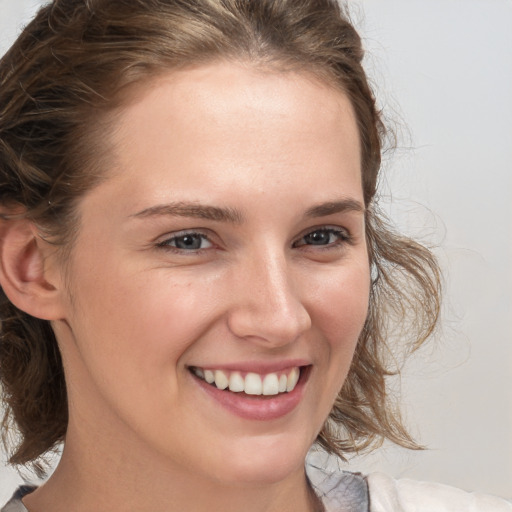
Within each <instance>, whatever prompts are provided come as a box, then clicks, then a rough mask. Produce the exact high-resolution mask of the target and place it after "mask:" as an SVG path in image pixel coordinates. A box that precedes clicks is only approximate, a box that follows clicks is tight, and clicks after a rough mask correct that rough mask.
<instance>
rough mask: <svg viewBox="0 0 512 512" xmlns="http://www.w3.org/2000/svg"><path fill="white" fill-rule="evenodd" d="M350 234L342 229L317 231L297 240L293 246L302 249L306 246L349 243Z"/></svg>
mask: <svg viewBox="0 0 512 512" xmlns="http://www.w3.org/2000/svg"><path fill="white" fill-rule="evenodd" d="M348 240H349V236H348V234H347V233H346V232H345V231H343V230H341V229H334V228H325V229H316V230H315V231H311V232H310V233H308V234H307V235H304V236H303V237H302V238H300V239H299V240H297V241H296V242H295V243H294V244H293V246H294V247H301V246H304V245H320V246H322V245H333V244H336V243H339V242H343V241H348Z"/></svg>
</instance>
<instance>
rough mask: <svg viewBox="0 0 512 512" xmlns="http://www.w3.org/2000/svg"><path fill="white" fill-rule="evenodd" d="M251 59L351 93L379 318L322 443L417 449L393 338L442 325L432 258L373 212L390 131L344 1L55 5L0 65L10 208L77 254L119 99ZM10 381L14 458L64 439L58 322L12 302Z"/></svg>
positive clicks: (2, 344)
mask: <svg viewBox="0 0 512 512" xmlns="http://www.w3.org/2000/svg"><path fill="white" fill-rule="evenodd" d="M215 59H244V60H249V61H251V62H255V63H256V64H258V65H263V66H276V67H277V69H283V68H291V69H299V70H305V71H308V72H312V73H314V74H316V75H317V76H318V77H319V78H320V79H322V80H324V81H328V82H329V83H331V84H334V85H335V86H337V87H338V88H339V89H340V90H341V91H343V92H344V93H345V94H347V96H348V97H349V99H350V101H351V103H352V105H353V108H354V111H355V115H356V119H357V123H358V128H359V134H360V140H361V159H362V180H363V191H364V199H365V203H366V206H367V214H366V232H367V240H368V247H369V258H370V263H371V266H372V277H373V279H372V287H371V298H370V308H369V312H368V317H367V320H366V323H365V326H364V329H363V331H362V333H361V336H360V340H359V343H358V346H357V349H356V354H355V357H354V360H353V363H352V367H351V370H350V372H349V375H348V377H347V380H346V382H345V384H344V386H343V388H342V390H341V391H340V393H339V396H338V398H337V400H336V403H335V404H334V407H333V410H332V412H331V414H330V416H329V418H328V420H327V422H326V423H325V425H324V428H323V430H322V432H321V433H320V435H319V438H318V442H319V444H320V445H322V446H323V447H324V448H326V449H327V450H328V451H329V452H334V453H337V454H339V455H343V454H346V453H348V452H353V451H357V450H360V449H362V448H364V447H368V446H370V445H372V444H373V443H374V442H375V441H378V440H380V439H383V438H388V439H390V440H392V441H394V442H395V443H398V444H401V445H404V446H408V447H416V445H415V444H414V443H413V441H412V439H411V438H410V437H409V435H408V434H407V432H406V430H405V428H404V427H403V425H402V422H401V420H400V416H399V414H398V412H397V410H395V408H394V407H392V406H391V405H390V403H389V396H388V392H387V389H388V388H387V380H386V377H387V376H389V375H391V374H393V373H394V372H393V370H392V368H391V365H390V363H391V361H392V358H390V354H391V351H390V349H389V339H388V335H389V332H390V330H391V329H392V328H393V326H394V325H399V324H402V325H408V326H410V329H409V330H408V331H407V332H406V335H407V337H406V342H407V346H408V347H409V348H411V349H414V348H416V347H417V346H419V345H420V344H421V343H422V342H423V341H424V340H425V339H426V338H427V337H428V336H429V334H430V333H431V332H432V330H433V328H434V326H435V324H436V322H437V318H438V314H439V287H440V285H439V282H440V279H439V271H438V267H437V264H436V261H435V259H434V257H433V255H432V254H431V252H430V251H429V250H428V249H426V248H424V247H423V246H422V245H420V244H418V243H416V242H414V241H412V240H410V239H408V238H404V237H401V236H399V235H398V234H396V233H394V232H393V231H392V230H391V229H390V228H389V227H388V226H387V224H386V223H385V222H384V221H383V220H382V216H381V215H379V213H378V211H377V207H376V204H375V194H376V186H377V178H378V172H379V168H380V162H381V145H382V143H383V140H384V138H385V135H386V133H385V129H384V125H383V123H382V121H381V116H380V113H379V112H378V110H377V108H376V106H375V99H374V97H373V94H372V91H371V89H370V87H369V85H368V82H367V78H366V75H365V72H364V70H363V68H362V59H363V49H362V45H361V40H360V38H359V36H358V34H357V32H356V30H355V29H354V27H353V26H352V24H351V23H350V21H349V18H348V14H347V12H346V10H345V9H344V8H343V7H340V6H339V5H338V3H337V2H336V1H335V0H54V1H53V2H52V3H50V4H49V5H47V6H45V7H43V8H42V9H41V10H40V11H39V13H38V14H37V16H36V17H35V19H34V20H33V21H32V22H31V23H30V24H29V25H28V26H27V27H26V29H25V30H24V32H23V33H22V34H21V36H20V37H19V39H18V40H17V41H16V43H15V44H14V45H13V46H12V48H11V49H10V50H9V52H8V53H7V54H6V55H5V56H4V57H3V59H2V60H1V62H0V91H1V93H0V204H1V205H3V206H2V208H3V209H4V211H6V212H7V214H5V215H3V220H2V221H1V222H9V218H10V216H9V212H10V211H12V209H10V208H11V207H12V205H18V206H19V205H21V206H22V207H23V210H24V212H25V213H24V215H25V216H26V217H27V218H29V219H31V220H32V221H33V222H34V223H36V224H37V225H38V226H39V227H40V229H41V230H42V232H43V233H44V235H45V237H46V238H47V239H48V240H52V241H53V242H54V243H55V244H57V245H59V246H61V247H63V248H66V247H69V246H70V244H71V242H72V238H73V233H74V231H76V229H77V226H78V219H77V215H76V213H75V210H74V208H75V206H76V203H77V199H78V198H79V197H80V196H81V195H83V194H84V193H85V192H86V191H87V190H90V189H91V188H92V187H93V186H94V185H95V184H97V183H98V181H99V180H101V178H102V176H103V173H102V172H101V167H107V166H105V159H106V158H108V148H107V147H103V145H102V144H101V142H100V141H101V139H102V138H101V134H102V133H105V130H108V129H109V126H110V125H109V122H112V116H110V117H109V116H108V115H107V114H108V113H109V112H112V111H113V110H114V108H115V107H116V106H119V104H120V101H122V100H121V98H122V97H123V95H122V93H121V92H122V91H123V90H126V88H127V87H129V86H130V85H133V84H138V83H141V82H142V81H144V80H147V79H148V78H149V77H151V76H154V75H156V74H158V73H162V72H165V71H168V70H172V69H177V68H178V67H180V68H182V67H186V66H189V65H192V64H200V63H201V62H208V61H212V60H215ZM0 319H1V333H0V379H1V385H2V394H3V400H4V403H5V407H6V409H5V410H6V412H5V417H4V421H3V427H4V429H3V432H4V442H5V441H6V440H7V437H9V435H10V434H9V433H10V432H13V427H15V428H14V431H17V432H18V433H19V434H20V442H19V444H18V445H17V446H16V448H15V449H14V450H13V452H12V456H11V458H10V461H11V462H12V463H18V464H19V463H21V464H23V463H27V462H30V461H34V460H36V459H37V458H38V457H39V456H40V455H42V454H43V453H45V452H46V451H48V450H50V449H51V448H53V447H55V446H56V445H57V444H58V443H59V442H61V441H63V440H64V438H65V435H66V428H67V399H66V387H65V376H64V371H63V368H62V362H61V358H60V354H59V350H58V347H57V342H56V339H55V336H54V334H53V331H52V329H51V327H50V325H49V323H48V322H46V321H44V320H39V319H36V318H33V317H31V316H29V315H27V314H26V313H24V312H22V311H20V310H18V309H17V308H16V307H15V306H13V305H12V304H11V303H10V302H9V300H8V299H7V298H6V297H5V295H4V294H3V293H1V297H0Z"/></svg>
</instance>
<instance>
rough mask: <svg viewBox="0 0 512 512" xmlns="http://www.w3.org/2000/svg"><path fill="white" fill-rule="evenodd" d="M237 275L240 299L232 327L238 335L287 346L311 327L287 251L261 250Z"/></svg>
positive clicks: (232, 319)
mask: <svg viewBox="0 0 512 512" xmlns="http://www.w3.org/2000/svg"><path fill="white" fill-rule="evenodd" d="M237 274H238V275H237V281H238V285H237V297H234V307H233V310H232V312H231V315H230V328H231V330H232V331H233V332H234V333H235V334H236V335H237V336H239V337H242V338H247V337H253V338H257V339H259V340H262V341H264V342H265V343H269V344H274V345H283V344H287V343H290V342H292V341H293V340H295V339H296V338H297V337H298V336H300V334H302V333H303V332H304V331H306V330H307V329H308V328H309V327H310V325H311V319H310V317H309V313H308V311H307V309H306V307H305V304H304V303H303V301H302V299H301V296H300V293H299V292H300V287H299V286H298V284H299V283H297V282H295V280H294V273H293V272H292V269H291V267H290V262H289V261H288V259H287V258H286V255H285V254H284V251H276V250H275V249H273V248H270V247H268V248H261V247H260V250H258V251H257V252H255V253H253V254H252V255H251V258H250V261H249V262H247V260H246V262H245V264H243V265H241V266H240V269H239V272H238V273H237Z"/></svg>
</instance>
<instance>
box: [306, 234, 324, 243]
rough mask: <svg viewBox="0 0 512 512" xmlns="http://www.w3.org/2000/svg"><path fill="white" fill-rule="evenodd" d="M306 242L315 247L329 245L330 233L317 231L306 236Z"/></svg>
mask: <svg viewBox="0 0 512 512" xmlns="http://www.w3.org/2000/svg"><path fill="white" fill-rule="evenodd" d="M306 242H308V243H311V244H315V245H327V244H328V243H329V233H326V232H325V231H315V232H314V233H310V234H309V235H306Z"/></svg>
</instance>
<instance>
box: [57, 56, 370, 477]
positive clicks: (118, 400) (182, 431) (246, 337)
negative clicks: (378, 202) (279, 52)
mask: <svg viewBox="0 0 512 512" xmlns="http://www.w3.org/2000/svg"><path fill="white" fill-rule="evenodd" d="M116 123H117V124H116V126H115V130H113V132H112V134H111V135H110V138H111V140H110V143H111V146H112V148H113V152H114V160H115V162H116V165H115V167H114V168H112V169H108V179H106V180H105V181H104V182H102V183H101V184H100V185H99V186H97V187H96V188H94V189H93V190H92V191H90V192H89V193H88V194H87V195H86V196H85V197H84V198H83V199H82V201H81V203H80V204H79V213H80V218H81V222H80V229H79V233H78V237H77V240H76V242H75V245H74V247H73V250H72V255H71V259H70V262H69V263H68V265H67V267H66V287H67V289H68V293H67V295H66V298H63V303H64V310H65V312H66V313H65V319H63V320H62V321H59V322H57V323H56V324H55V329H56V332H57V336H58V339H59V344H60V346H61V350H62V353H63V358H64V364H65V370H66V379H67V383H68V387H69V390H68V393H69V404H70V424H69V432H68V438H67V442H68V443H72V442H73V440H74V439H80V440H81V442H82V443H85V445H87V443H89V445H90V446H92V447H96V448H92V450H93V451H94V450H95V449H96V450H98V451H100V450H101V449H102V448H101V447H103V448H105V445H108V451H109V452H112V453H115V452H116V450H117V451H118V452H119V453H121V452H122V453H124V455H123V457H124V460H125V462H126V461H127V460H128V459H129V458H130V454H137V456H140V455H141V454H144V457H145V458H146V459H145V460H155V461H156V460H158V461H159V463H163V464H166V465H167V467H168V468H169V470H176V471H181V472H183V473H186V472H189V473H191V474H192V473H193V474H194V475H196V476H198V475H201V476H203V477H204V478H208V479H211V480H225V481H243V482H273V481H277V480H280V479H283V478H285V477H286V476H287V475H289V474H291V473H293V472H294V471H298V470H299V469H300V468H302V467H303V463H304V457H305V455H306V452H307V450H308V449H309V448H310V446H311V444H312V443H313V442H314V440H315V438H316V436H317V434H318V432H319V430H320V429H321V427H322V424H323V422H324V420H325V419H326V417H327V416H328V414H329V411H330V409H331V406H332V404H333V401H334V399H335V397H336V395H337V393H338V392H339V390H340V388H341V386H342V384H343V381H344V379H345V377H346V375H347V373H348V369H349V365H350V362H351V359H352V355H353V352H354V348H355V346H356V342H357V339H358V336H359V334H360V331H361V329H362V326H363V323H364V321H365V317H366V313H367V306H368V291H369V268H368V255H367V248H366V243H365V232H364V205H363V194H362V188H361V176H360V158H359V147H360V146H359V141H358V133H357V128H356V122H355V119H354V114H353V112H352V109H351V106H350V103H349V101H348V100H347V98H346V97H345V96H344V95H343V94H342V93H340V92H339V91H336V90H334V89H332V88H329V87H327V86H325V85H323V84H321V83H319V82H317V81H315V79H313V78H312V77H309V76H306V75H304V74H294V73H275V72H265V71H261V70H255V69H252V68H250V67H244V66H242V65H237V64H228V63H222V64H214V65H210V66H205V67H201V68H197V69H192V70H187V71H180V72H173V73H170V74H168V75H166V76H162V77H160V78H158V79H157V80H155V81H153V82H151V83H148V84H147V85H146V86H145V87H144V88H142V89H141V90H139V91H138V92H137V94H136V95H135V97H134V98H132V101H131V102H130V103H129V105H128V106H126V107H125V108H124V109H123V111H122V112H121V113H120V116H119V118H118V120H117V121H116ZM212 380H213V382H212ZM226 386H227V388H226ZM230 388H231V390H230ZM134 456H135V455H134Z"/></svg>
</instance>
